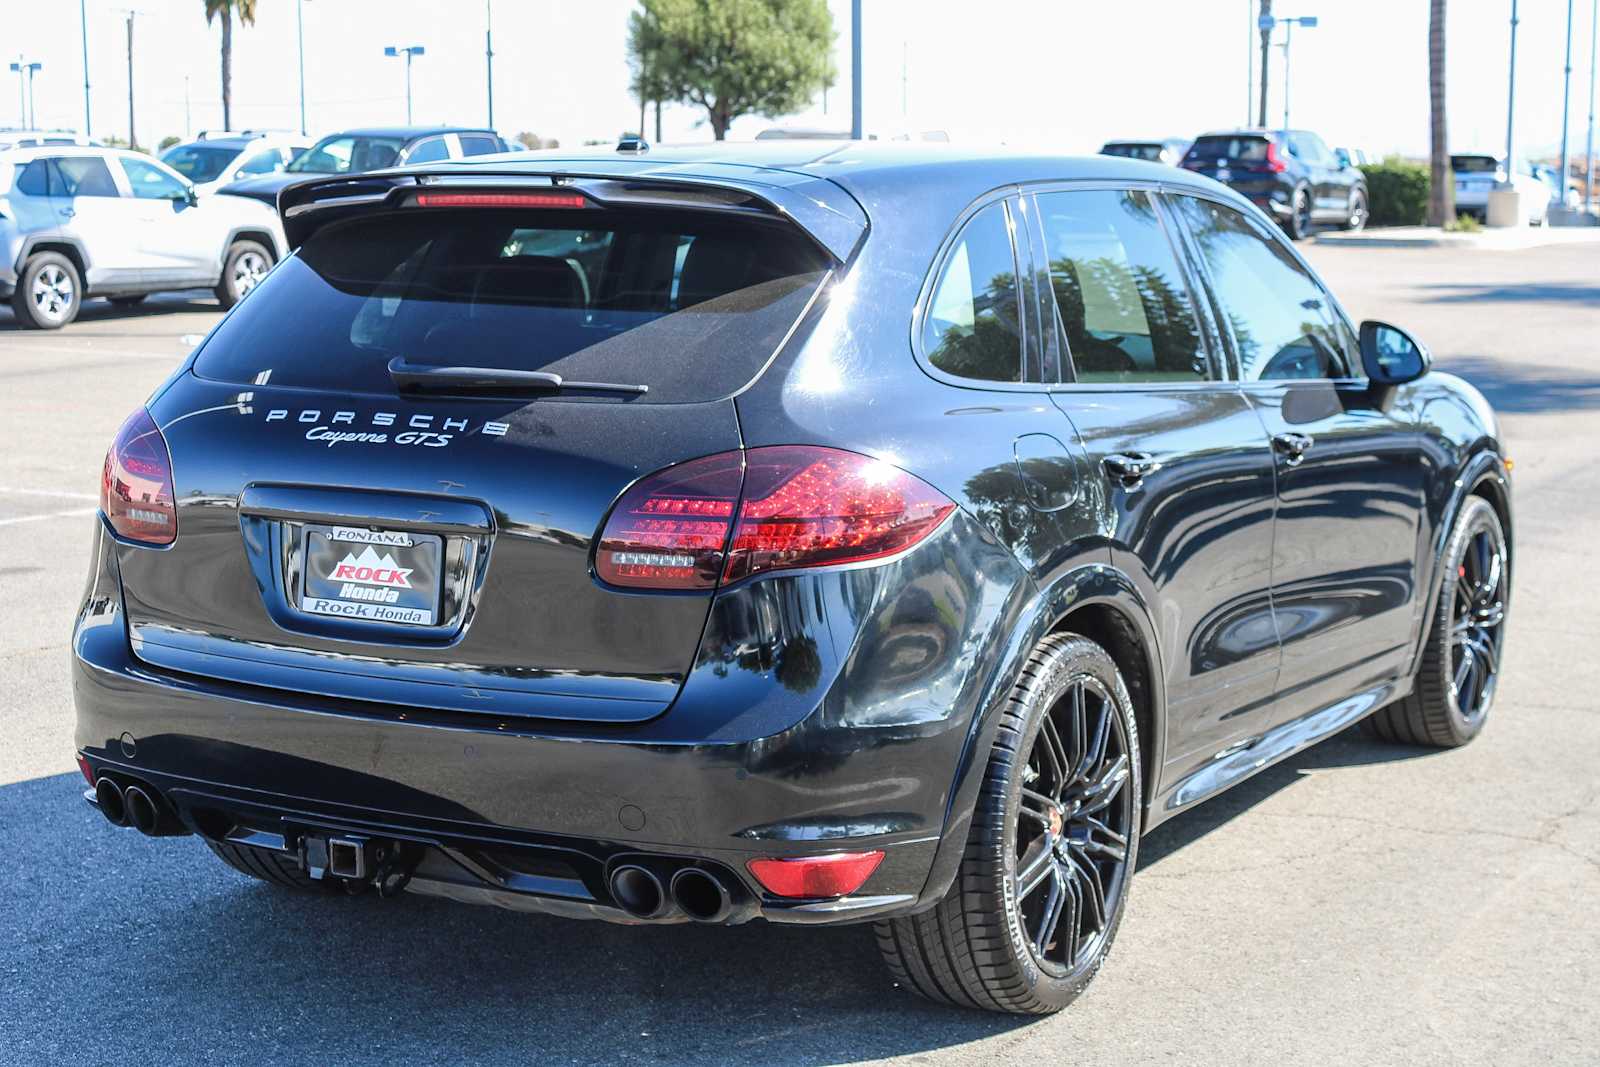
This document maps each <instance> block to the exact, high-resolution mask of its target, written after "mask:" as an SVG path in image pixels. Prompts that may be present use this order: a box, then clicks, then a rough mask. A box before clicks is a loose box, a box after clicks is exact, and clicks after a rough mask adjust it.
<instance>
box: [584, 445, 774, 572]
mask: <svg viewBox="0 0 1600 1067" xmlns="http://www.w3.org/2000/svg"><path fill="white" fill-rule="evenodd" d="M743 478H744V462H743V457H741V456H740V454H739V453H737V452H724V453H722V454H721V455H716V456H707V457H705V458H704V459H696V460H691V461H689V462H688V463H680V464H679V465H678V466H676V467H668V468H667V469H666V470H664V471H659V472H657V473H655V474H652V475H650V477H648V478H645V479H642V480H641V481H639V482H637V483H635V484H634V486H633V488H631V489H629V490H628V491H627V492H626V493H624V494H622V499H621V500H619V501H617V506H616V507H615V508H613V509H612V510H611V518H610V519H609V520H607V522H606V528H605V532H604V533H602V534H601V535H600V547H599V548H598V549H597V550H596V551H595V557H594V569H595V573H597V574H598V575H599V576H600V578H601V580H602V581H605V582H609V583H610V584H611V585H621V586H630V587H633V588H637V589H711V588H713V587H714V586H715V585H716V584H717V577H718V575H720V574H721V573H722V553H723V549H725V548H726V547H727V544H728V529H729V527H730V526H731V525H732V524H733V512H734V508H735V507H737V506H738V503H739V485H740V482H741V481H742V480H743Z"/></svg>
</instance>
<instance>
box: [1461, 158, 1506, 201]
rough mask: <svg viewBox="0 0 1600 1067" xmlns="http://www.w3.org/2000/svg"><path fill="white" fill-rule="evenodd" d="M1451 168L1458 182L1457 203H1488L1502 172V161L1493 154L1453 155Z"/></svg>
mask: <svg viewBox="0 0 1600 1067" xmlns="http://www.w3.org/2000/svg"><path fill="white" fill-rule="evenodd" d="M1450 170H1451V173H1452V174H1453V175H1454V177H1455V182H1456V204H1457V205H1458V206H1462V207H1481V206H1483V205H1485V204H1487V203H1488V202H1489V192H1490V190H1492V189H1493V188H1494V187H1495V184H1496V183H1497V182H1499V180H1500V173H1501V170H1500V161H1499V160H1497V159H1495V158H1494V157H1493V156H1475V155H1459V156H1451V157H1450Z"/></svg>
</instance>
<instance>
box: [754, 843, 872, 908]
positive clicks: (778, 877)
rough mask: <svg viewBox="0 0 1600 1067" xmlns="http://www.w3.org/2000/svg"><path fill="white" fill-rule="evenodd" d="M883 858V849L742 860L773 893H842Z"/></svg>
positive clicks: (857, 886)
mask: <svg viewBox="0 0 1600 1067" xmlns="http://www.w3.org/2000/svg"><path fill="white" fill-rule="evenodd" d="M882 862H883V852H882V850H878V851H875V852H836V853H834V854H833V855H831V856H800V857H792V858H787V859H764V860H751V861H750V862H749V863H747V864H745V866H746V867H748V868H749V869H750V873H751V875H753V876H754V877H755V880H756V881H758V882H760V883H761V886H762V888H763V889H765V890H766V891H767V892H769V893H771V894H772V895H773V896H775V897H843V896H848V895H849V894H851V893H854V892H855V891H856V890H857V889H860V888H861V885H862V883H863V882H865V881H866V880H867V879H868V878H871V877H872V872H873V871H875V870H877V869H878V864H880V863H882Z"/></svg>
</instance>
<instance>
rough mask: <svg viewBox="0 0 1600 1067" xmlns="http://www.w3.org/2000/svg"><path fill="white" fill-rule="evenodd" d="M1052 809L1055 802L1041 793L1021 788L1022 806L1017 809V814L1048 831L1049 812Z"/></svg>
mask: <svg viewBox="0 0 1600 1067" xmlns="http://www.w3.org/2000/svg"><path fill="white" fill-rule="evenodd" d="M1054 808H1055V802H1054V801H1053V800H1051V799H1050V798H1049V797H1047V796H1045V795H1044V794H1043V793H1039V792H1035V791H1034V790H1032V789H1029V788H1027V787H1026V786H1024V787H1023V790H1022V806H1021V808H1020V809H1019V812H1018V813H1019V814H1021V815H1026V816H1027V817H1028V818H1030V819H1033V820H1035V821H1036V822H1038V823H1040V824H1041V825H1043V826H1044V827H1045V828H1046V829H1049V827H1050V812H1051V811H1052V810H1054Z"/></svg>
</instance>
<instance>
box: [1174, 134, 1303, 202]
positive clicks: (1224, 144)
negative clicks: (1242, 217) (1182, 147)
mask: <svg viewBox="0 0 1600 1067" xmlns="http://www.w3.org/2000/svg"><path fill="white" fill-rule="evenodd" d="M1278 151H1279V150H1278V149H1277V148H1276V146H1275V145H1274V144H1273V142H1272V140H1271V138H1269V137H1266V136H1265V135H1262V134H1250V133H1241V134H1213V135H1209V136H1206V137H1200V138H1198V139H1196V140H1195V142H1194V144H1192V145H1190V146H1189V151H1188V152H1187V153H1185V154H1184V157H1183V164H1182V166H1183V168H1184V169H1185V170H1192V171H1194V172H1195V173H1196V174H1204V175H1205V176H1206V177H1208V178H1215V179H1216V180H1217V181H1219V182H1222V183H1224V184H1225V185H1230V186H1232V187H1233V188H1235V189H1238V190H1239V191H1240V192H1242V193H1245V194H1246V195H1248V194H1249V193H1251V192H1252V191H1258V190H1265V189H1268V188H1270V187H1271V186H1273V185H1274V184H1276V182H1277V176H1278V174H1279V173H1281V172H1282V171H1283V170H1284V169H1285V166H1286V165H1285V163H1284V161H1283V160H1281V159H1280V158H1278Z"/></svg>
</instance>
